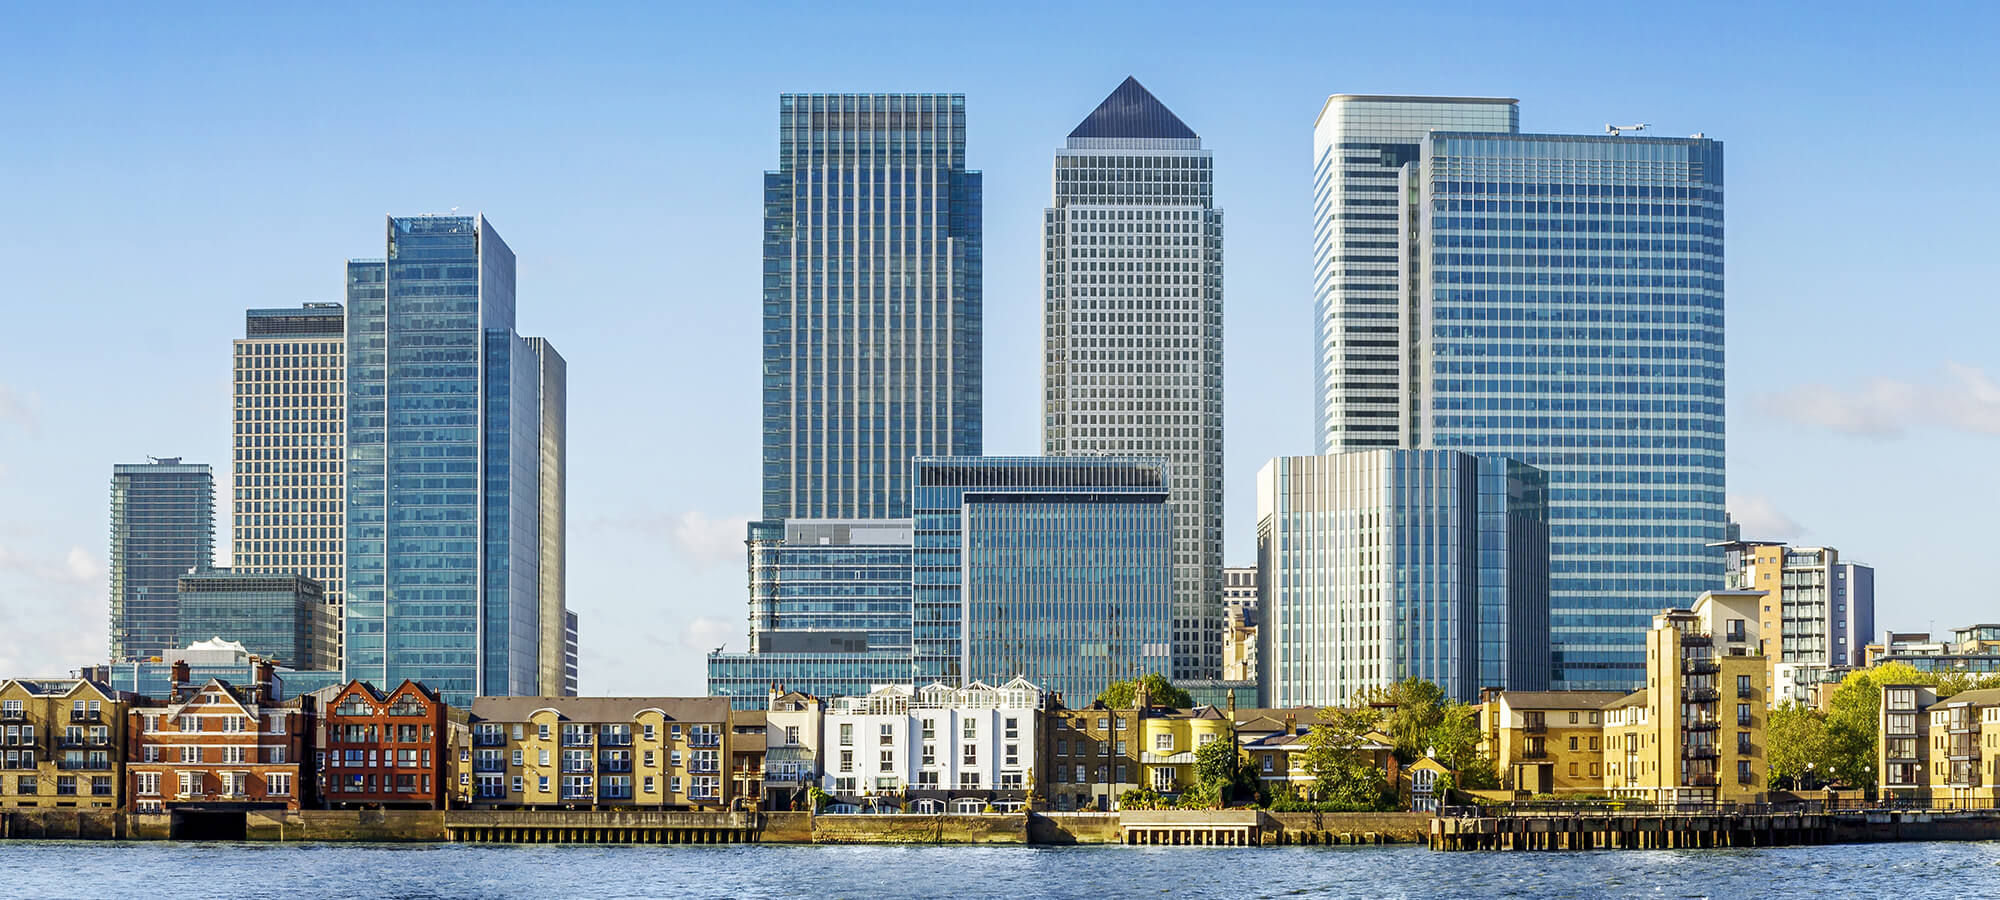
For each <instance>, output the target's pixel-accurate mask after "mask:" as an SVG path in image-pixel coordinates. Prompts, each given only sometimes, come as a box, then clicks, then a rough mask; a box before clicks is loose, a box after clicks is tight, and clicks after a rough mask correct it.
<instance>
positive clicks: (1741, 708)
mask: <svg viewBox="0 0 2000 900" xmlns="http://www.w3.org/2000/svg"><path fill="white" fill-rule="evenodd" d="M1736 724H1738V725H1748V724H1750V704H1748V703H1738V704H1736Z"/></svg>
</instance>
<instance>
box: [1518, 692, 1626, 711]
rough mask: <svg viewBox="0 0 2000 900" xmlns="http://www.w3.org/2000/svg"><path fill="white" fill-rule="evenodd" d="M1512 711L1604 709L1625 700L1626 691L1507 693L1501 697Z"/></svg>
mask: <svg viewBox="0 0 2000 900" xmlns="http://www.w3.org/2000/svg"><path fill="white" fill-rule="evenodd" d="M1500 696H1501V697H1502V698H1503V699H1505V700H1506V701H1507V706H1508V707H1510V708H1512V709H1603V708H1604V705H1605V704H1607V703H1610V702H1612V701H1614V700H1619V699H1623V698H1624V697H1625V696H1626V694H1625V692H1624V691H1505V692H1502V693H1501V695H1500Z"/></svg>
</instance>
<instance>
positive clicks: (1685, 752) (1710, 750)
mask: <svg viewBox="0 0 2000 900" xmlns="http://www.w3.org/2000/svg"><path fill="white" fill-rule="evenodd" d="M1721 755H1722V754H1721V752H1719V751H1717V750H1716V749H1715V748H1714V747H1707V746H1690V747H1682V748H1681V758H1682V759H1715V758H1717V757H1720V756H1721ZM1711 777H1712V776H1711ZM1712 783H1713V782H1711V784H1712Z"/></svg>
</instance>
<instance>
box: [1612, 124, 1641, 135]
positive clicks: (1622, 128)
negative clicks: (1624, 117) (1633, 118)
mask: <svg viewBox="0 0 2000 900" xmlns="http://www.w3.org/2000/svg"><path fill="white" fill-rule="evenodd" d="M1649 124H1651V123H1648V122H1640V123H1639V124H1637V125H1610V124H1607V125H1605V126H1604V133H1605V134H1611V135H1618V134H1624V133H1626V132H1628V131H1634V132H1636V131H1645V130H1646V126H1647V125H1649Z"/></svg>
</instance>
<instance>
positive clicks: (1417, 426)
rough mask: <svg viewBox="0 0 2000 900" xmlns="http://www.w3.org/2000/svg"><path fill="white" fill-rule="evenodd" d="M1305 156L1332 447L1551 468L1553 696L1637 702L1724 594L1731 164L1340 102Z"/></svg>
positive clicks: (1690, 151) (1490, 120) (1324, 424)
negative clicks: (1688, 626) (1707, 602)
mask: <svg viewBox="0 0 2000 900" xmlns="http://www.w3.org/2000/svg"><path fill="white" fill-rule="evenodd" d="M1314 148H1315V149H1314V155H1315V161H1316V185H1317V187H1316V198H1317V202H1316V204H1315V205H1316V209H1317V213H1316V215H1317V220H1316V223H1315V225H1316V233H1317V235H1318V238H1317V247H1316V249H1317V253H1316V261H1315V293H1316V297H1317V306H1318V314H1319V315H1318V325H1319V337H1320V340H1319V353H1320V364H1319V385H1320V390H1319V396H1318V399H1317V402H1316V417H1317V420H1318V422H1319V425H1320V429H1319V430H1320V435H1321V448H1322V450H1323V451H1325V452H1334V451H1340V450H1353V449H1362V448H1372V447H1416V448H1436V449H1451V450H1460V451H1464V452H1467V453H1477V454H1482V455H1486V454H1498V455H1505V456H1509V457H1512V458H1515V459H1518V460H1521V461H1523V462H1526V463H1529V464H1531V465H1534V466H1536V467H1539V468H1541V469H1544V470H1546V471H1547V473H1548V477H1549V501H1550V518H1551V549H1550V552H1551V560H1550V594H1551V600H1550V607H1551V609H1550V629H1551V634H1550V641H1551V646H1552V653H1553V666H1554V668H1553V678H1554V682H1555V684H1556V685H1557V686H1559V687H1567V688H1596V687H1606V688H1626V687H1631V686H1633V685H1636V684H1638V683H1640V680H1641V679H1642V678H1643V677H1644V670H1645V660H1644V657H1643V653H1644V646H1643V636H1644V634H1645V632H1646V629H1647V627H1648V622H1649V621H1650V616H1651V615H1652V614H1653V613H1655V612H1657V611H1658V610H1659V609H1662V608H1668V607H1673V606H1676V605H1678V604H1681V603H1685V602H1686V598H1688V597H1690V596H1695V595H1698V594H1699V593H1700V592H1701V591H1703V590H1706V589H1708V588H1711V587H1713V586H1714V585H1716V584H1719V583H1721V581H1722V559H1721V554H1720V553H1719V552H1717V551H1716V550H1715V549H1714V548H1712V547H1711V546H1709V545H1710V544H1712V543H1714V542H1717V541H1720V540H1722V538H1723V534H1724V515H1723V509H1722V505H1723V359H1722V353H1723V343H1722V335H1723V331H1722V329H1723V272H1722V238H1723V231H1722V209H1723V187H1722V186H1723V162H1722V160H1723V156H1722V144H1721V143H1720V142H1717V141H1712V140H1708V139H1706V138H1703V137H1701V136H1695V137H1691V138H1651V137H1636V136H1630V135H1617V134H1613V135H1594V136H1579V135H1544V134H1521V133H1519V113H1518V109H1517V107H1516V105H1515V102H1514V101H1512V100H1506V99H1490V98H1434V97H1379V96H1361V95H1348V94H1341V95H1335V96H1333V97H1332V98H1330V99H1329V100H1328V101H1327V104H1326V106H1325V108H1324V110H1323V111H1322V112H1321V114H1320V119H1319V122H1318V124H1317V126H1316V128H1315V132H1314Z"/></svg>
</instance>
